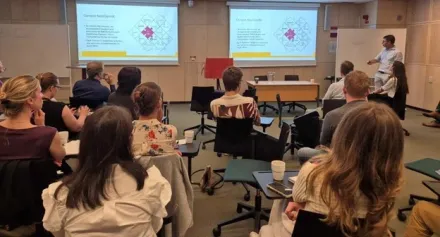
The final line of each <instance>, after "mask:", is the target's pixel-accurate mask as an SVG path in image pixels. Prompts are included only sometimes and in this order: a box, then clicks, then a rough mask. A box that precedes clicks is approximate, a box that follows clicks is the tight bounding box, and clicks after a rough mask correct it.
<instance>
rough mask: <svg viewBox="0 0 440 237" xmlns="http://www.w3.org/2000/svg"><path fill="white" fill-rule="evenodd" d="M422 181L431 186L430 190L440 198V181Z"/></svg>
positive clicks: (428, 186)
mask: <svg viewBox="0 0 440 237" xmlns="http://www.w3.org/2000/svg"><path fill="white" fill-rule="evenodd" d="M422 183H423V185H425V186H426V187H427V188H429V190H431V191H432V192H433V193H435V194H436V195H437V196H438V198H439V200H440V181H422Z"/></svg>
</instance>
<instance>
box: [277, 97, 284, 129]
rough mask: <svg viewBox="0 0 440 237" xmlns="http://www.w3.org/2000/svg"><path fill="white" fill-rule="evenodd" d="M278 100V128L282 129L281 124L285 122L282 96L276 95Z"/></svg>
mask: <svg viewBox="0 0 440 237" xmlns="http://www.w3.org/2000/svg"><path fill="white" fill-rule="evenodd" d="M276 98H277V107H278V111H279V112H278V127H281V123H282V122H283V102H282V101H281V97H280V94H277V95H276Z"/></svg>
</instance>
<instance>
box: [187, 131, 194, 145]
mask: <svg viewBox="0 0 440 237" xmlns="http://www.w3.org/2000/svg"><path fill="white" fill-rule="evenodd" d="M185 140H186V143H192V142H193V140H194V131H192V130H188V131H185Z"/></svg>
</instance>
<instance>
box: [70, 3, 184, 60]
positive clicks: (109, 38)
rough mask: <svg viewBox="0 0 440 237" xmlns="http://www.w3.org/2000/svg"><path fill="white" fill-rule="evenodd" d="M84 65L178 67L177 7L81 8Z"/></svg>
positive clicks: (80, 47) (80, 44) (80, 39)
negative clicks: (102, 63) (116, 64)
mask: <svg viewBox="0 0 440 237" xmlns="http://www.w3.org/2000/svg"><path fill="white" fill-rule="evenodd" d="M76 8H77V18H78V56H79V60H80V62H81V61H82V62H84V61H90V60H100V61H105V62H110V63H111V62H114V63H120V64H125V63H126V64H129V63H130V62H134V63H139V64H176V63H177V61H178V39H177V36H178V32H177V29H178V26H177V20H178V19H177V6H142V5H140V6H129V5H109V4H84V3H79V4H77V7H76Z"/></svg>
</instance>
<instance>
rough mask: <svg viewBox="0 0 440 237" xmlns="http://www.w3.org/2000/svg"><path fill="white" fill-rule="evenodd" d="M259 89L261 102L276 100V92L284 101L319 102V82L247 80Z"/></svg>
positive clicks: (258, 94)
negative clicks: (256, 81)
mask: <svg viewBox="0 0 440 237" xmlns="http://www.w3.org/2000/svg"><path fill="white" fill-rule="evenodd" d="M247 84H248V86H249V87H252V88H255V89H256V90H257V96H258V101H259V102H276V101H277V99H276V94H280V97H281V100H282V101H295V102H300V101H316V102H317V103H318V104H319V84H318V83H312V82H309V81H259V82H258V83H255V81H247Z"/></svg>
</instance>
